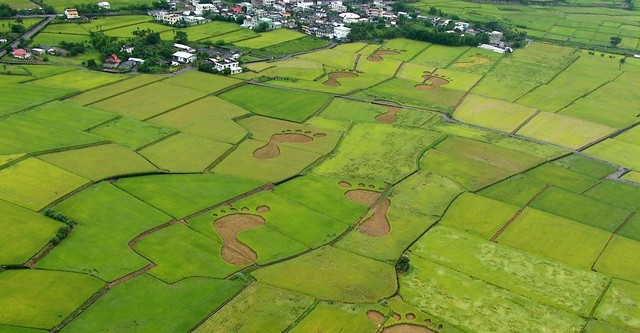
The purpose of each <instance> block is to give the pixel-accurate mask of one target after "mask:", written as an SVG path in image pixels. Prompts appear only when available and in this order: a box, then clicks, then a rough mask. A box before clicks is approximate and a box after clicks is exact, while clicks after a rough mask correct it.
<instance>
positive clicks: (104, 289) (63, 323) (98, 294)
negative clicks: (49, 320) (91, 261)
mask: <svg viewBox="0 0 640 333" xmlns="http://www.w3.org/2000/svg"><path fill="white" fill-rule="evenodd" d="M109 290H110V289H109V287H108V286H107V285H106V284H105V285H104V286H103V287H102V288H100V290H98V291H97V292H95V293H94V294H93V295H91V297H89V299H88V300H86V301H85V302H84V303H82V305H80V307H78V308H77V309H76V310H75V311H74V312H72V313H71V314H70V315H68V316H67V317H66V318H65V319H63V320H62V321H61V322H60V323H59V324H58V325H56V326H54V327H53V329H51V332H52V333H57V332H60V330H61V329H63V328H64V327H65V326H67V325H68V324H69V323H70V322H72V321H74V320H75V319H76V318H78V316H80V315H81V314H82V313H83V312H84V311H86V310H87V309H88V308H89V307H90V306H91V305H92V304H93V303H95V302H96V301H97V300H98V299H99V298H100V297H102V296H103V295H104V294H106V293H107V292H108V291H109Z"/></svg>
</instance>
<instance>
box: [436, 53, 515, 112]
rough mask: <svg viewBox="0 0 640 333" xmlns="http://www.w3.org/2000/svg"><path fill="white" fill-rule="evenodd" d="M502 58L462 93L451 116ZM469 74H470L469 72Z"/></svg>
mask: <svg viewBox="0 0 640 333" xmlns="http://www.w3.org/2000/svg"><path fill="white" fill-rule="evenodd" d="M469 50H470V49H469ZM465 53H466V52H465ZM504 58H506V56H502V57H500V58H498V60H496V61H494V62H493V63H492V64H491V67H489V70H487V72H486V73H484V74H482V75H481V76H480V79H478V81H476V83H474V84H473V85H472V86H471V87H470V88H469V89H467V91H465V92H464V95H462V98H460V100H459V101H458V103H456V106H454V107H453V112H451V114H452V115H453V114H454V113H455V112H456V111H457V110H458V107H460V104H462V102H464V100H465V99H467V96H469V94H471V90H473V89H475V88H476V86H477V85H478V84H480V82H482V80H484V78H485V77H487V74H489V73H491V71H492V70H493V68H494V67H496V66H497V65H498V63H499V62H500V60H502V59H504ZM447 67H448V66H447ZM437 69H438V68H437V67H436V69H435V70H434V71H433V73H435V71H436V70H437ZM445 69H446V68H445ZM433 73H432V74H433ZM464 73H467V72H464ZM469 73H470V72H469ZM471 74H475V73H471ZM425 81H426V80H425Z"/></svg>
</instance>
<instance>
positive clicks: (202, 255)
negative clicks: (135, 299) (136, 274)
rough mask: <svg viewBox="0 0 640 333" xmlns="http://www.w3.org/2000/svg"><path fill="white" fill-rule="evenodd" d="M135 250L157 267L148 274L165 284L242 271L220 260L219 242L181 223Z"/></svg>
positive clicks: (158, 233)
mask: <svg viewBox="0 0 640 333" xmlns="http://www.w3.org/2000/svg"><path fill="white" fill-rule="evenodd" d="M135 249H136V251H138V252H139V253H140V254H142V255H143V256H145V257H146V258H149V259H150V260H151V261H153V262H154V263H155V264H156V265H157V266H156V267H154V268H153V269H152V270H151V271H149V273H148V274H150V275H152V276H154V277H157V278H159V279H161V280H162V281H164V282H167V283H175V282H177V281H179V280H182V279H184V278H188V277H196V276H199V277H213V278H220V279H223V278H225V277H226V276H227V275H230V274H231V273H233V272H235V271H237V270H239V269H240V268H242V267H237V266H233V265H231V264H228V263H227V262H226V261H224V260H222V257H220V250H221V249H222V246H221V244H220V243H218V242H216V241H214V240H212V239H210V238H208V237H205V236H203V235H201V234H199V233H198V232H196V231H193V230H191V229H190V228H189V227H186V226H184V225H182V224H180V223H176V224H174V225H172V226H170V227H167V228H164V229H161V230H159V231H157V232H154V233H153V234H151V235H149V236H147V237H145V238H143V239H142V240H141V241H139V242H138V243H136V245H135Z"/></svg>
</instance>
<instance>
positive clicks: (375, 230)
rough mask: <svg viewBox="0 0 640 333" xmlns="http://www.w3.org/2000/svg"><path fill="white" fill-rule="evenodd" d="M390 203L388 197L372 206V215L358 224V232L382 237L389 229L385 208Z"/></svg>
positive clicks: (387, 207)
mask: <svg viewBox="0 0 640 333" xmlns="http://www.w3.org/2000/svg"><path fill="white" fill-rule="evenodd" d="M390 205H391V201H389V199H387V198H384V199H382V200H381V201H380V202H379V203H378V204H377V205H375V207H373V215H371V216H370V217H369V218H368V219H366V220H365V221H364V222H363V223H362V224H361V225H360V228H359V229H360V232H361V233H363V234H365V235H367V236H371V237H382V236H385V235H387V234H388V233H389V231H391V225H390V224H389V220H388V219H387V210H388V209H389V206H390Z"/></svg>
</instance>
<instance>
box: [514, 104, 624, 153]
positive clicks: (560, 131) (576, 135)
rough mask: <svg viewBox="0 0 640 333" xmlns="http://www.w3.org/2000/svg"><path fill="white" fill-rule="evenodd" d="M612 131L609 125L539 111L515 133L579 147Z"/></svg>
mask: <svg viewBox="0 0 640 333" xmlns="http://www.w3.org/2000/svg"><path fill="white" fill-rule="evenodd" d="M614 131H615V128H612V127H609V126H604V125H600V124H596V123H592V122H589V121H584V120H580V119H577V118H572V117H567V116H563V115H559V114H553V113H548V112H541V113H539V114H537V115H536V116H535V117H534V118H533V119H531V121H529V122H528V123H527V124H526V125H524V127H522V128H521V129H520V130H518V132H517V134H519V135H524V136H528V137H532V138H534V139H539V140H543V141H546V142H550V143H554V144H558V145H561V146H565V147H569V148H580V147H582V146H584V145H587V144H589V143H591V142H593V141H595V140H598V139H600V138H602V137H604V136H606V135H608V134H611V133H613V132H614Z"/></svg>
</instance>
